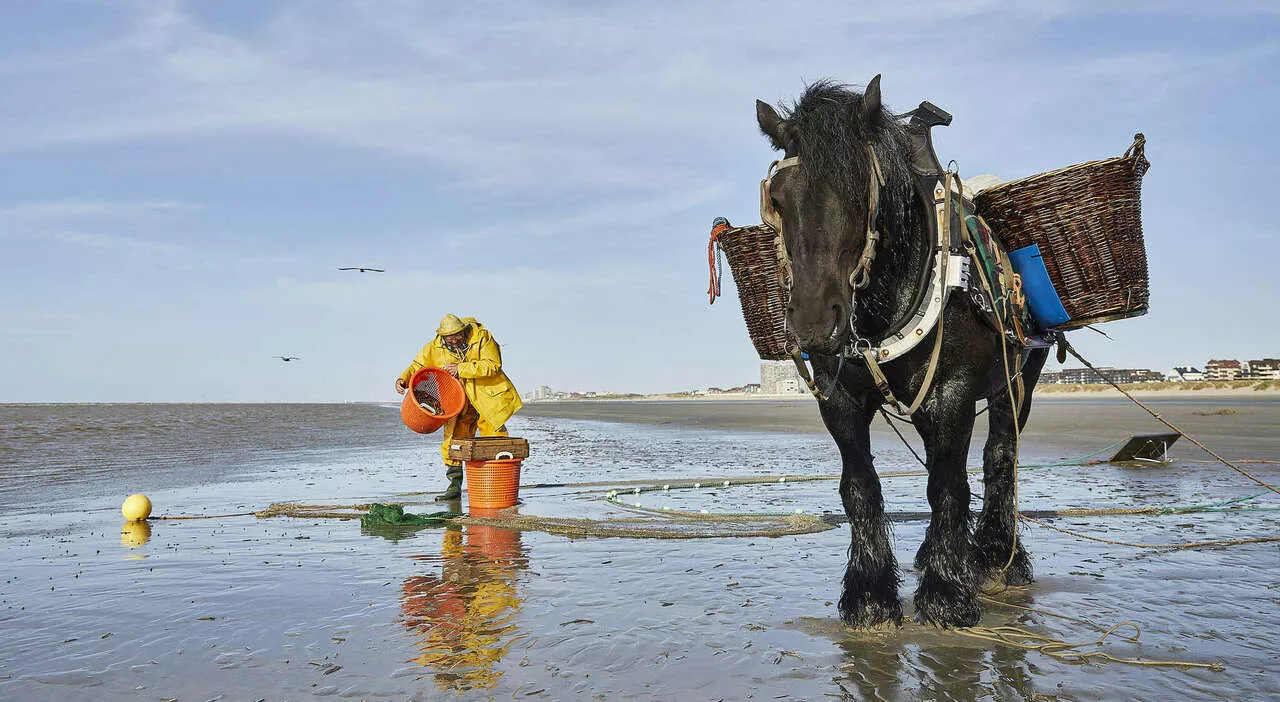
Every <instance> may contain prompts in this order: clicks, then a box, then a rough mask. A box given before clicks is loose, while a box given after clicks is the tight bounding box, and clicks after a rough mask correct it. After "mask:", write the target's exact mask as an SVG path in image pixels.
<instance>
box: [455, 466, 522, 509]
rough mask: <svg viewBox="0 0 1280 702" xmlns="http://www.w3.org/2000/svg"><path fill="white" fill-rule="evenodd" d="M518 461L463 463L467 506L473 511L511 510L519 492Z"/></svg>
mask: <svg viewBox="0 0 1280 702" xmlns="http://www.w3.org/2000/svg"><path fill="white" fill-rule="evenodd" d="M520 463H521V460H520V459H518V458H512V459H501V460H494V461H467V462H466V468H465V474H466V476H467V507H468V508H469V509H470V510H471V511H472V513H475V512H476V511H477V510H490V509H502V508H503V507H514V506H515V504H516V498H517V496H518V495H519V492H520Z"/></svg>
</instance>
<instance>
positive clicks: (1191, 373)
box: [1169, 366, 1204, 383]
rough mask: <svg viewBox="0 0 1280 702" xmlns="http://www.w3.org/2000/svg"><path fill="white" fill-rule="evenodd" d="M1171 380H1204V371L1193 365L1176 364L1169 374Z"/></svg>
mask: <svg viewBox="0 0 1280 702" xmlns="http://www.w3.org/2000/svg"><path fill="white" fill-rule="evenodd" d="M1169 380H1171V381H1173V382H1175V383H1181V382H1188V383H1191V382H1195V381H1197V380H1204V371H1202V370H1200V369H1199V368H1195V367H1193V366H1175V367H1174V369H1173V372H1172V373H1170V374H1169Z"/></svg>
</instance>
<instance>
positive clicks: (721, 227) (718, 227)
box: [707, 217, 730, 305]
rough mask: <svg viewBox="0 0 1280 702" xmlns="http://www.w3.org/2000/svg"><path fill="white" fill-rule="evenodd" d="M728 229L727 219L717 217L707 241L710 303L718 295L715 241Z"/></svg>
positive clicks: (713, 302) (714, 302)
mask: <svg viewBox="0 0 1280 702" xmlns="http://www.w3.org/2000/svg"><path fill="white" fill-rule="evenodd" d="M728 229H730V227H729V221H728V220H726V219H724V218H723V217H717V218H716V223H715V224H714V225H713V226H712V227H711V240H710V241H708V242H707V267H708V268H709V269H710V273H711V283H710V284H709V285H708V286H707V296H708V297H710V298H711V302H710V304H712V305H714V304H716V298H717V297H720V275H719V273H720V272H719V271H718V270H716V242H717V241H719V240H720V235H721V234H723V233H724V232H725V231H727V230H728Z"/></svg>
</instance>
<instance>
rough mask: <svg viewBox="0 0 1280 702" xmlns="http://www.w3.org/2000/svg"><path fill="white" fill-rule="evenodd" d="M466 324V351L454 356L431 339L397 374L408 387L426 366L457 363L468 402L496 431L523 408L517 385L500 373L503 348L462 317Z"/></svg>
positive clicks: (487, 333)
mask: <svg viewBox="0 0 1280 702" xmlns="http://www.w3.org/2000/svg"><path fill="white" fill-rule="evenodd" d="M462 323H463V324H465V325H467V331H468V334H467V348H466V349H465V350H464V351H463V352H462V353H461V354H457V353H454V352H453V351H450V350H449V349H448V348H446V347H445V345H444V342H442V341H441V340H440V337H438V336H437V337H436V338H434V339H432V340H431V342H430V343H428V344H427V345H426V346H423V347H422V350H421V351H419V352H418V356H417V358H415V359H413V363H410V364H409V367H408V368H406V369H405V371H404V372H403V373H401V374H400V379H401V380H403V381H404V382H405V384H406V385H407V384H408V383H409V379H410V378H412V377H413V374H414V373H417V372H418V371H419V370H421V369H423V368H426V367H427V366H435V367H443V366H444V365H445V364H448V363H456V364H458V380H459V381H461V382H462V388H463V389H464V390H466V392H467V400H469V401H470V402H471V406H472V407H475V409H476V413H477V414H479V415H480V417H481V418H482V419H484V421H485V422H486V423H487V424H489V425H490V426H492V427H494V428H497V427H501V426H502V425H503V424H506V423H507V420H508V419H509V418H510V417H511V415H513V414H515V413H516V410H519V409H520V408H521V407H523V406H524V403H523V402H521V401H520V394H519V393H517V392H516V386H514V385H512V384H511V381H510V380H509V379H508V378H507V374H506V373H503V372H502V349H500V348H499V347H498V342H496V341H494V340H493V334H490V333H489V330H488V329H485V328H484V325H482V324H480V323H479V322H477V321H476V319H475V317H464V318H463V320H462Z"/></svg>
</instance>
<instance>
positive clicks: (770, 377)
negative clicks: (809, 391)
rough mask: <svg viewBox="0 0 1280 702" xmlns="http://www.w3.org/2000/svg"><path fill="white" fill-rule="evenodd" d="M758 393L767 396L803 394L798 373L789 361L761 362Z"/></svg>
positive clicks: (802, 386)
mask: <svg viewBox="0 0 1280 702" xmlns="http://www.w3.org/2000/svg"><path fill="white" fill-rule="evenodd" d="M760 392H762V393H764V394H767V395H791V394H794V395H800V394H803V393H804V392H805V386H804V381H803V380H801V379H800V371H798V370H796V364H795V363H792V362H791V361H762V362H761V363H760Z"/></svg>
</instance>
